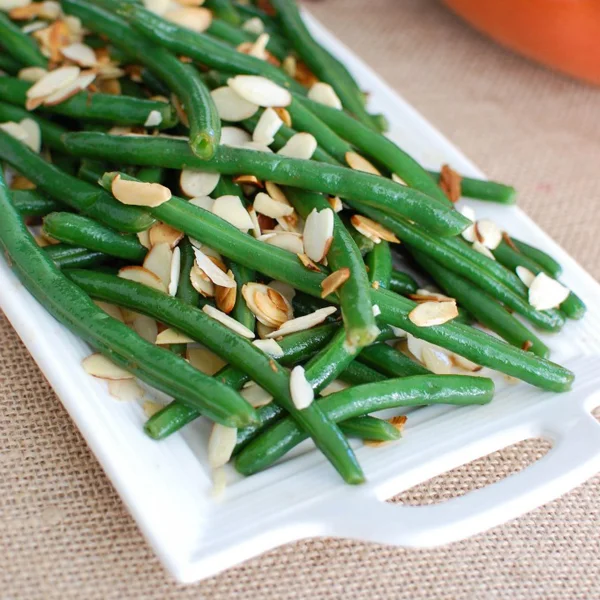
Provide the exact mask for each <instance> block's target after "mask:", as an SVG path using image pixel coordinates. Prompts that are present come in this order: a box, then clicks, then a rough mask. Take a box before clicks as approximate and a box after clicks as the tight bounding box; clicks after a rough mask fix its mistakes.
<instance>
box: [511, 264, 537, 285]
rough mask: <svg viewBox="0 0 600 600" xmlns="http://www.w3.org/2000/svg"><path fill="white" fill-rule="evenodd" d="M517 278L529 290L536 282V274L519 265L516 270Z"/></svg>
mask: <svg viewBox="0 0 600 600" xmlns="http://www.w3.org/2000/svg"><path fill="white" fill-rule="evenodd" d="M515 272H516V273H517V277H518V278H519V279H520V280H521V281H522V282H523V283H524V284H525V285H526V286H527V287H528V288H529V287H531V284H532V283H533V281H534V280H535V273H532V272H531V271H530V270H529V269H527V268H525V267H522V266H521V265H518V266H517V268H516V269H515Z"/></svg>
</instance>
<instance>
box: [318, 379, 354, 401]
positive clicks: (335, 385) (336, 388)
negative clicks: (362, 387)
mask: <svg viewBox="0 0 600 600" xmlns="http://www.w3.org/2000/svg"><path fill="white" fill-rule="evenodd" d="M349 387H350V385H349V384H348V383H346V382H345V381H342V380H341V379H334V380H333V381H332V382H331V383H330V384H329V385H326V386H325V387H324V388H323V389H322V390H321V391H320V395H321V396H323V397H325V396H330V395H331V394H335V393H336V392H341V391H342V390H347V389H348V388H349Z"/></svg>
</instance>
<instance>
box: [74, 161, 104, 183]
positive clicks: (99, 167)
mask: <svg viewBox="0 0 600 600" xmlns="http://www.w3.org/2000/svg"><path fill="white" fill-rule="evenodd" d="M106 171H108V165H107V164H106V163H105V162H103V161H101V160H94V159H93V158H84V159H83V160H82V161H81V164H80V165H79V170H78V171H77V176H78V177H79V179H83V180H84V181H87V182H88V183H98V179H100V177H102V175H104V173H106Z"/></svg>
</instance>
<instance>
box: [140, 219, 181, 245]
mask: <svg viewBox="0 0 600 600" xmlns="http://www.w3.org/2000/svg"><path fill="white" fill-rule="evenodd" d="M182 238H183V232H181V231H178V230H177V229H174V228H173V227H171V226H170V225H167V224H166V223H156V225H153V226H152V227H150V229H149V230H148V243H149V245H150V246H156V244H162V243H163V242H166V243H167V244H169V246H170V247H171V248H175V246H177V244H178V243H179V242H180V241H181V239H182Z"/></svg>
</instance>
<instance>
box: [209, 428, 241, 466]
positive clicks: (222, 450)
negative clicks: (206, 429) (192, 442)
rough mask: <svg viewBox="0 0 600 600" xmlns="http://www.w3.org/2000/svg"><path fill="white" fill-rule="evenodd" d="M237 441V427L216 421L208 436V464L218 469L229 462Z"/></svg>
mask: <svg viewBox="0 0 600 600" xmlns="http://www.w3.org/2000/svg"><path fill="white" fill-rule="evenodd" d="M236 443H237V429H236V428H235V427H225V425H221V424H220V423H215V424H214V425H213V427H212V431H211V432H210V437H209V438H208V464H209V465H210V466H211V467H212V468H213V469H217V468H219V467H222V466H223V465H225V464H227V463H228V462H229V460H230V459H231V456H232V455H233V450H234V449H235V445H236Z"/></svg>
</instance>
